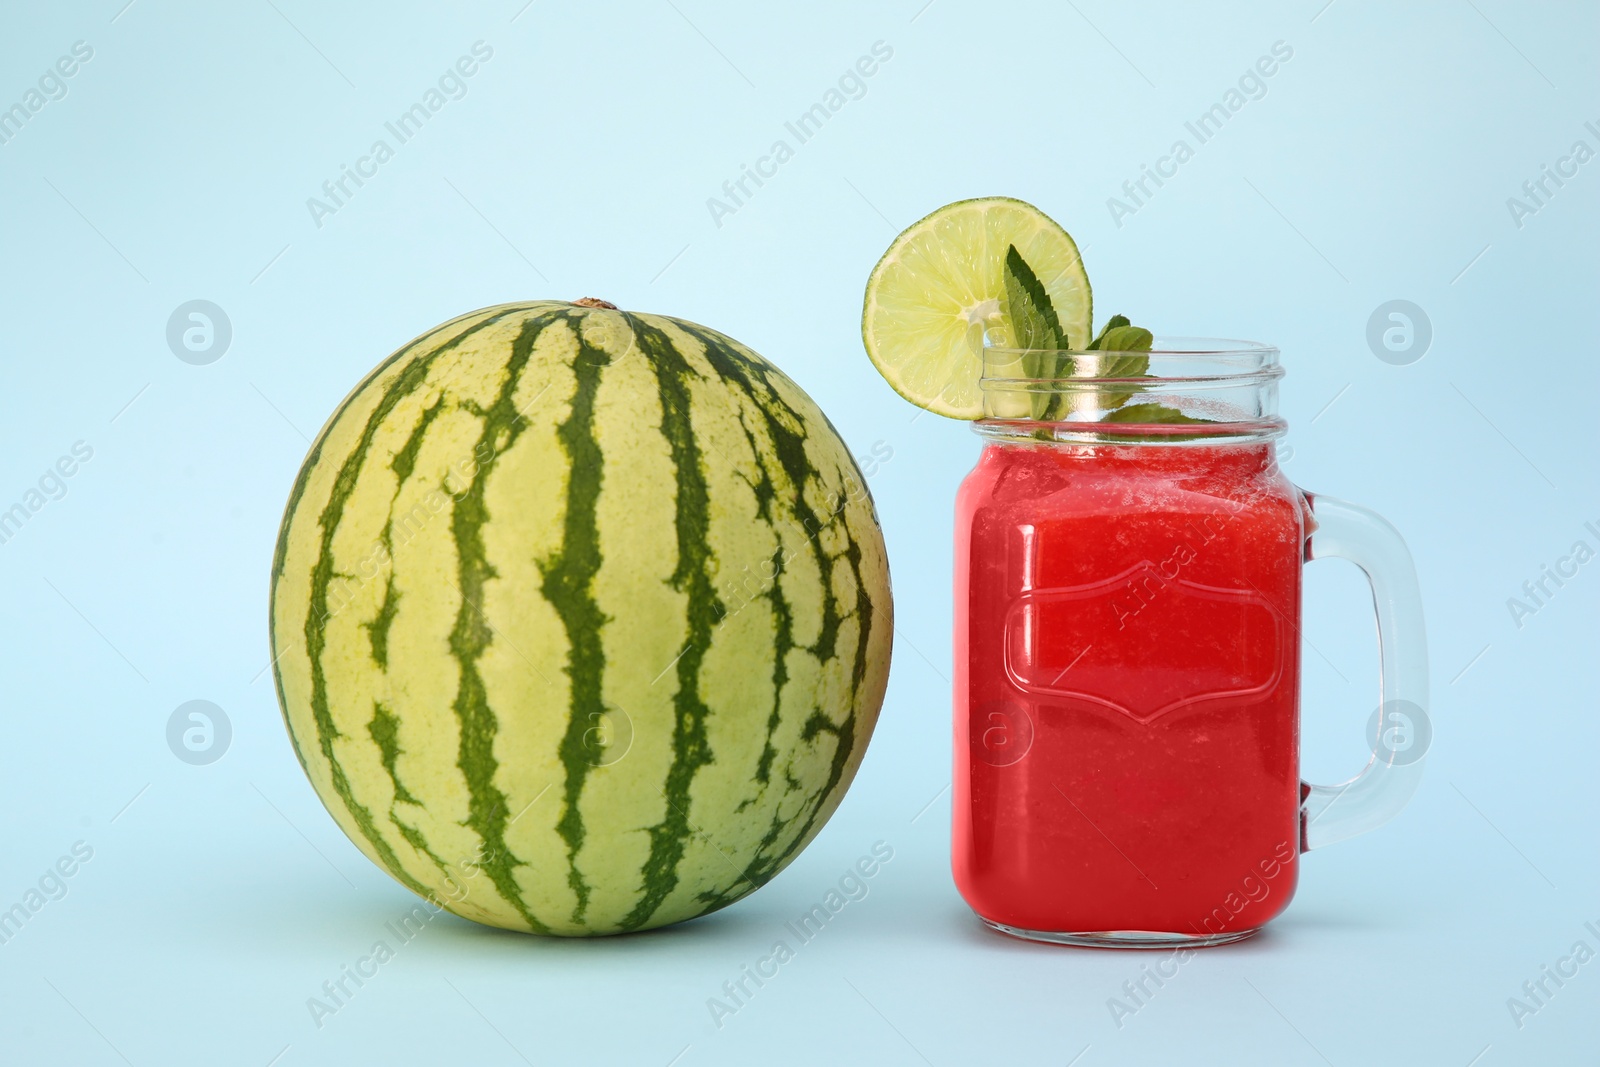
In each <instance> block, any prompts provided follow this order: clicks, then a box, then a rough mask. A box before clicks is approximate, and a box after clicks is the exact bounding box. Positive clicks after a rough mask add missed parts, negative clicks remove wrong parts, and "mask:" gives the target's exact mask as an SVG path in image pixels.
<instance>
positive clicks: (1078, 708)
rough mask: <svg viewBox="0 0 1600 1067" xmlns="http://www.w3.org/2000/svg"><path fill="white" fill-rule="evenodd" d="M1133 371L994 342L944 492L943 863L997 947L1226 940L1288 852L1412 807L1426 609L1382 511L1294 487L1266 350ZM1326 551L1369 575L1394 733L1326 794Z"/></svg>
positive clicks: (1294, 866) (1170, 353) (1238, 347)
mask: <svg viewBox="0 0 1600 1067" xmlns="http://www.w3.org/2000/svg"><path fill="white" fill-rule="evenodd" d="M1131 362H1132V363H1133V364H1134V366H1135V368H1136V370H1137V373H1130V371H1129V366H1130V360H1129V359H1128V358H1127V356H1126V355H1125V354H1120V353H1116V354H1108V353H1098V352H1073V353H1057V352H1048V353H1047V352H1033V351H1026V350H1018V349H1004V348H989V349H986V350H985V353H984V377H983V381H982V390H983V396H984V412H985V417H984V418H983V419H981V420H980V421H978V422H977V423H976V424H975V425H976V429H977V432H978V433H979V435H980V436H982V438H983V439H984V446H983V450H982V453H981V454H980V456H979V458H978V462H977V465H976V467H975V468H974V469H973V470H972V472H971V473H970V474H969V475H968V476H967V478H966V479H965V481H964V482H963V483H962V485H961V489H960V492H959V494H958V496H957V502H956V523H955V612H954V641H955V649H954V651H955V661H954V667H955V674H954V716H955V773H954V784H953V797H954V819H953V837H954V840H953V850H952V863H953V868H954V874H955V881H956V885H957V887H958V889H959V890H960V892H961V895H962V896H963V898H964V899H965V900H966V901H967V903H968V904H969V905H970V906H971V907H972V909H973V910H974V911H975V912H976V913H977V914H978V916H979V917H980V918H981V919H982V920H983V921H984V922H986V923H988V924H989V925H990V926H992V927H994V928H996V929H998V930H1001V931H1004V932H1006V933H1009V934H1014V935H1017V936H1021V937H1027V938H1033V939H1038V940H1045V941H1056V942H1064V943H1068V944H1084V945H1113V946H1114V945H1121V946H1145V947H1154V946H1164V945H1173V946H1179V945H1209V944H1220V943H1224V942H1228V941H1235V940H1238V939H1240V938H1243V937H1247V936H1249V935H1250V934H1252V933H1254V932H1255V931H1257V930H1259V929H1260V928H1261V927H1262V925H1263V924H1264V923H1266V922H1268V921H1269V920H1271V919H1272V918H1273V917H1274V916H1276V915H1278V914H1279V913H1280V912H1282V911H1283V909H1284V908H1285V907H1286V906H1287V905H1288V903H1289V900H1290V898H1291V897H1292V896H1293V895H1294V890H1295V885H1296V883H1297V881H1298V879H1299V875H1300V856H1301V854H1302V853H1303V852H1305V851H1306V850H1307V849H1310V848H1314V847H1319V846H1321V845H1325V844H1328V843H1330V842H1333V841H1336V840H1339V839H1341V838H1344V837H1348V836H1351V835H1352V834H1356V833H1359V832H1362V831H1364V830H1367V829H1370V828H1372V827H1374V826H1376V825H1378V824H1379V823H1382V822H1384V821H1386V820H1387V819H1389V818H1391V817H1392V816H1393V815H1394V814H1395V813H1396V812H1397V811H1399V809H1400V808H1401V807H1402V806H1403V805H1404V804H1405V803H1406V801H1407V800H1408V799H1409V798H1410V796H1411V793H1412V792H1413V790H1414V789H1415V787H1416V784H1417V781H1418V778H1419V776H1420V773H1421V766H1422V764H1421V755H1422V752H1423V751H1425V749H1426V736H1425V733H1426V730H1427V717H1426V711H1425V710H1424V709H1425V708H1426V706H1427V652H1426V648H1425V643H1424V633H1423V623H1422V611H1421V600H1420V596H1419V594H1418V589H1417V579H1416V575H1415V571H1414V569H1413V567H1412V563H1411V558H1410V554H1409V552H1408V551H1407V549H1406V546H1405V543H1404V541H1403V540H1402V539H1401V537H1400V535H1399V534H1398V533H1397V532H1396V531H1395V529H1394V528H1393V527H1392V526H1390V525H1389V524H1388V523H1387V522H1386V521H1384V520H1383V519H1382V518H1380V517H1379V516H1378V515H1376V514H1375V513H1373V512H1371V511H1368V510H1366V509H1365V508H1360V507H1357V506H1355V505H1352V504H1347V503H1344V502H1342V501H1338V500H1334V499H1332V498H1329V497H1324V496H1315V495H1313V494H1310V493H1307V492H1304V491H1302V490H1300V489H1297V488H1296V487H1295V486H1294V485H1292V484H1291V483H1290V482H1289V480H1288V479H1287V478H1285V477H1284V475H1283V472H1282V470H1281V469H1280V468H1279V464H1278V455H1277V442H1278V440H1279V438H1281V437H1282V436H1283V434H1284V433H1285V430H1286V428H1287V427H1286V423H1285V421H1284V420H1283V418H1281V417H1280V416H1279V415H1278V413H1277V398H1278V382H1279V380H1280V379H1281V378H1282V376H1283V373H1284V372H1283V368H1282V366H1281V364H1280V362H1279V353H1278V350H1277V349H1275V348H1272V347H1270V346H1267V345H1261V344H1255V343H1248V342H1233V341H1215V340H1199V339H1161V340H1160V341H1159V343H1158V346H1157V348H1156V349H1155V350H1154V351H1152V352H1151V353H1149V356H1148V360H1147V361H1142V360H1134V361H1131ZM1145 363H1147V365H1141V364H1145ZM1324 556H1339V557H1343V558H1345V559H1348V560H1351V561H1353V562H1354V563H1356V564H1357V565H1358V566H1359V567H1360V568H1361V569H1362V570H1363V571H1364V572H1365V574H1366V576H1367V578H1368V580H1369V581H1370V583H1371V586H1372V592H1373V597H1374V602H1375V606H1376V614H1377V625H1378V635H1379V642H1380V654H1381V671H1380V674H1381V681H1380V684H1379V686H1378V687H1377V700H1376V706H1377V711H1376V712H1374V714H1375V715H1376V716H1377V717H1378V718H1377V720H1376V721H1378V722H1380V724H1383V725H1384V726H1386V727H1388V728H1387V729H1383V728H1380V729H1379V730H1377V731H1376V732H1373V733H1372V737H1371V740H1372V742H1373V744H1372V749H1373V756H1372V759H1371V760H1370V761H1369V763H1368V764H1367V766H1366V767H1365V769H1363V770H1362V771H1361V772H1360V773H1359V774H1358V775H1356V776H1355V777H1354V778H1352V779H1351V780H1350V781H1348V782H1345V783H1343V784H1340V785H1336V786H1315V785H1309V784H1306V783H1304V782H1302V781H1301V779H1300V751H1299V749H1300V676H1301V672H1300V650H1301V643H1302V642H1301V629H1302V622H1301V568H1302V566H1303V565H1304V563H1305V562H1306V561H1308V560H1312V559H1318V558H1322V557H1324ZM1359 710H1360V711H1361V712H1362V716H1361V718H1362V719H1363V720H1371V719H1372V718H1373V717H1372V716H1369V715H1368V714H1367V712H1369V711H1373V708H1371V707H1367V708H1362V709H1359ZM1396 723H1404V724H1405V726H1406V730H1404V731H1403V730H1401V729H1399V728H1398V727H1396V726H1395V725H1394V724H1396Z"/></svg>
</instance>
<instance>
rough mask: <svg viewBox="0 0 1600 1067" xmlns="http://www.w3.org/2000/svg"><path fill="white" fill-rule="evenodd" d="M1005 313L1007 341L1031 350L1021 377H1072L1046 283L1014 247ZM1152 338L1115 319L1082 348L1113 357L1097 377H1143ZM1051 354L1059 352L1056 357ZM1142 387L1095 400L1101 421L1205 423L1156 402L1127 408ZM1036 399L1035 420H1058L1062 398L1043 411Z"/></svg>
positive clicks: (1047, 402)
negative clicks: (1009, 336)
mask: <svg viewBox="0 0 1600 1067" xmlns="http://www.w3.org/2000/svg"><path fill="white" fill-rule="evenodd" d="M1005 287H1006V313H1007V321H1008V325H1009V326H1010V329H1011V343H1012V344H1013V345H1014V346H1015V347H1017V348H1022V349H1030V350H1033V352H1034V354H1032V355H1030V356H1029V357H1028V359H1027V362H1026V363H1025V364H1024V368H1023V369H1024V373H1025V374H1026V375H1027V376H1028V377H1030V378H1042V379H1058V378H1067V377H1071V376H1072V373H1073V370H1074V367H1075V366H1076V364H1075V361H1074V360H1073V358H1072V356H1070V355H1068V354H1066V350H1068V349H1070V348H1071V347H1072V345H1071V342H1070V341H1069V340H1068V338H1067V333H1066V331H1065V330H1064V329H1062V326H1061V320H1060V318H1059V316H1057V315H1056V309H1055V305H1054V304H1053V303H1052V302H1051V300H1050V293H1049V292H1048V291H1047V290H1046V289H1045V287H1044V283H1043V282H1041V281H1040V280H1039V276H1038V275H1037V274H1035V273H1034V272H1033V268H1032V267H1030V266H1029V265H1028V261H1027V260H1025V259H1023V258H1022V253H1021V252H1018V251H1017V246H1016V245H1010V246H1008V247H1007V249H1006V260H1005ZM1154 343H1155V336H1154V335H1153V334H1152V333H1151V332H1150V331H1149V330H1147V329H1145V328H1144V327H1142V326H1135V325H1133V323H1132V322H1130V321H1129V319H1128V317H1127V316H1126V315H1113V316H1111V318H1110V319H1108V320H1107V321H1106V324H1105V325H1104V326H1102V327H1101V328H1100V332H1099V333H1098V334H1097V335H1096V336H1095V338H1094V340H1092V341H1090V342H1089V344H1088V345H1087V346H1086V347H1085V350H1086V351H1089V352H1105V353H1117V354H1116V355H1107V356H1104V357H1102V358H1101V359H1100V360H1099V361H1098V362H1099V366H1098V367H1096V368H1095V377H1097V378H1143V377H1145V376H1146V375H1148V374H1149V372H1150V356H1149V354H1148V353H1149V351H1150V347H1151V345H1153V344H1154ZM1055 353H1060V354H1059V355H1056V354H1055ZM1139 391H1140V387H1138V386H1132V387H1127V388H1124V389H1121V390H1117V391H1102V392H1101V393H1100V395H1099V396H1098V397H1097V398H1096V401H1097V404H1098V406H1099V407H1100V408H1101V409H1102V410H1104V411H1105V412H1106V414H1105V415H1104V416H1103V417H1102V419H1103V421H1105V422H1122V423H1135V422H1137V423H1194V422H1206V421H1208V420H1206V419H1198V418H1194V417H1193V416H1189V415H1185V414H1184V413H1183V412H1181V411H1179V410H1177V409H1176V408H1172V407H1168V406H1167V405H1165V404H1159V403H1143V404H1129V403H1128V401H1129V400H1130V399H1132V397H1133V396H1134V394H1135V393H1137V392H1139ZM1039 399H1041V398H1036V402H1035V404H1034V407H1035V409H1036V411H1035V417H1036V418H1038V419H1040V420H1041V421H1046V422H1048V421H1051V420H1053V419H1055V418H1057V417H1058V416H1059V415H1060V414H1061V411H1062V408H1063V407H1064V406H1065V403H1066V397H1065V396H1063V395H1062V394H1061V393H1059V392H1058V393H1053V394H1050V395H1049V396H1046V397H1043V398H1042V400H1043V405H1042V410H1037V409H1038V408H1039V407H1040V404H1039V403H1038V400H1039Z"/></svg>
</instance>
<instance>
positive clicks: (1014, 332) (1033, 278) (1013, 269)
mask: <svg viewBox="0 0 1600 1067" xmlns="http://www.w3.org/2000/svg"><path fill="white" fill-rule="evenodd" d="M1005 283H1006V311H1007V313H1008V315H1009V319H1010V326H1011V343H1012V345H1013V346H1015V347H1017V348H1024V349H1032V350H1035V351H1036V352H1038V353H1039V354H1038V355H1032V356H1028V357H1025V358H1026V362H1025V363H1024V367H1023V372H1024V373H1025V374H1026V375H1027V376H1028V377H1030V378H1044V379H1055V378H1069V377H1071V376H1072V369H1073V360H1072V357H1071V356H1064V355H1063V356H1056V355H1047V354H1046V353H1049V352H1059V351H1064V350H1066V349H1070V348H1071V347H1072V342H1071V340H1070V339H1069V338H1068V337H1067V331H1066V330H1065V329H1063V328H1062V326H1061V318H1060V316H1058V315H1057V314H1056V307H1055V304H1054V302H1052V301H1051V299H1050V293H1049V292H1048V291H1047V290H1046V289H1045V287H1044V283H1043V282H1041V281H1040V280H1039V276H1038V275H1037V274H1035V273H1034V272H1033V268H1032V267H1030V266H1028V261H1027V260H1025V259H1023V258H1022V253H1021V252H1018V251H1017V246H1016V245H1008V246H1007V247H1006V277H1005ZM1040 399H1042V400H1043V401H1044V403H1043V410H1040V411H1036V412H1035V416H1036V417H1037V418H1039V419H1043V420H1046V421H1048V420H1049V419H1051V418H1053V417H1054V416H1055V414H1056V408H1057V407H1058V406H1059V405H1060V404H1061V401H1062V399H1063V398H1062V397H1061V396H1060V395H1049V396H1045V397H1042V398H1040V397H1035V398H1034V406H1035V407H1038V406H1039V404H1038V401H1039V400H1040Z"/></svg>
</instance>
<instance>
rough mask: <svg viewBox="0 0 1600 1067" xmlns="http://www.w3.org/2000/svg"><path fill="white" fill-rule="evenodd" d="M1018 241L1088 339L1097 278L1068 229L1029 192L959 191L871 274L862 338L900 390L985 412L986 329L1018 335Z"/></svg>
mask: <svg viewBox="0 0 1600 1067" xmlns="http://www.w3.org/2000/svg"><path fill="white" fill-rule="evenodd" d="M1011 245H1016V246H1017V251H1018V252H1020V253H1022V258H1023V259H1025V260H1027V261H1028V265H1029V266H1030V267H1032V268H1033V272H1034V273H1035V274H1036V275H1038V277H1039V280H1040V281H1041V282H1042V283H1043V284H1044V287H1045V291H1046V292H1048V293H1049V294H1050V301H1051V303H1052V304H1053V305H1054V306H1055V310H1056V315H1057V317H1058V318H1059V319H1060V321H1061V325H1062V327H1063V328H1065V330H1066V332H1067V338H1068V340H1069V341H1070V342H1071V344H1072V347H1073V348H1082V347H1084V346H1085V345H1087V344H1088V343H1089V341H1090V340H1091V339H1092V336H1093V335H1092V334H1091V333H1090V322H1091V317H1092V316H1091V310H1092V308H1091V296H1090V292H1089V277H1088V275H1087V274H1085V273H1084V269H1083V260H1082V259H1081V258H1080V257H1079V255H1078V246H1077V245H1076V244H1074V243H1073V240H1072V238H1071V237H1070V236H1068V234H1067V231H1066V230H1063V229H1062V228H1061V227H1060V226H1058V225H1057V224H1056V222H1055V220H1054V219H1052V218H1050V216H1048V215H1046V214H1045V213H1044V212H1042V211H1040V210H1039V209H1038V208H1036V207H1034V206H1033V205H1032V204H1027V203H1024V202H1022V201H1021V200H1013V199H1012V198H1010V197H1006V196H991V197H984V198H982V199H978V200H958V201H956V202H955V203H954V204H946V205H945V206H944V207H942V208H940V209H939V210H938V211H935V212H934V213H933V214H931V215H929V216H928V217H927V218H925V219H923V220H922V221H920V222H918V223H916V224H914V225H912V226H911V227H910V228H909V229H907V230H906V231H905V232H904V233H902V234H901V235H900V236H899V237H896V238H895V239H894V244H892V245H890V246H889V250H888V251H887V252H885V253H884V254H883V258H882V259H880V260H879V261H878V265H877V266H876V267H874V268H873V269H872V277H870V278H868V279H867V296H866V305H865V307H864V308H863V309H862V313H861V337H862V340H863V341H865V342H866V346H867V355H868V356H870V357H871V358H872V362H873V364H874V365H876V366H877V368H878V372H879V373H880V374H882V375H883V376H884V378H886V379H887V380H888V382H889V384H890V385H891V386H893V388H894V391H895V392H897V393H899V394H900V395H901V396H903V397H905V398H906V399H907V400H909V401H911V402H912V403H913V404H915V405H917V406H918V407H920V408H924V409H926V410H928V411H931V412H933V413H934V414H936V415H944V416H947V417H949V418H952V419H976V418H980V417H981V416H982V415H983V401H982V398H981V397H980V395H979V393H978V377H979V375H980V374H981V373H982V358H981V357H982V351H983V341H984V335H985V333H986V332H987V334H988V337H989V340H990V343H992V344H1000V345H1004V344H1007V343H1009V334H1008V332H1007V327H1006V323H1007V322H1009V321H1010V319H1009V316H1008V315H1007V314H1006V286H1005V258H1006V249H1007V248H1008V247H1010V246H1011Z"/></svg>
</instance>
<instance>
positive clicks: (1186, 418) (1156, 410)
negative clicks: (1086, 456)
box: [975, 337, 1286, 444]
mask: <svg viewBox="0 0 1600 1067" xmlns="http://www.w3.org/2000/svg"><path fill="white" fill-rule="evenodd" d="M1279 356H1280V352H1279V350H1278V349H1277V347H1276V346H1273V345H1268V344H1262V343H1260V342H1258V341H1241V340H1234V339H1231V338H1207V337H1158V338H1156V339H1155V340H1154V343H1153V344H1152V345H1151V348H1150V350H1149V351H1138V352H1105V351H1090V350H1082V349H1079V350H1052V349H1029V348H1007V347H1001V346H988V347H985V348H984V349H983V352H982V370H981V375H980V378H979V381H978V386H979V389H980V391H981V392H982V394H983V415H982V417H981V418H980V419H979V420H978V423H977V426H976V427H975V428H976V429H977V430H978V432H979V433H980V434H983V435H984V436H986V437H994V438H1010V439H1015V438H1017V437H1019V436H1025V437H1028V438H1032V439H1044V440H1052V441H1059V442H1066V441H1083V440H1097V441H1101V442H1109V441H1128V440H1130V439H1137V440H1142V441H1149V442H1150V443H1163V444H1178V443H1196V442H1199V441H1203V440H1210V441H1218V440H1229V439H1231V440H1241V439H1243V440H1261V439H1263V438H1266V439H1271V438H1273V437H1277V436H1280V435H1281V434H1282V433H1283V432H1284V429H1285V426H1286V424H1285V423H1284V421H1283V419H1282V418H1280V417H1279V416H1278V414H1277V387H1278V385H1277V383H1278V380H1279V379H1281V378H1282V377H1283V376H1284V374H1285V370H1284V367H1283V365H1282V364H1281V363H1280V362H1279Z"/></svg>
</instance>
